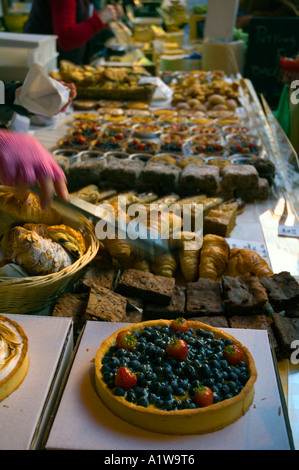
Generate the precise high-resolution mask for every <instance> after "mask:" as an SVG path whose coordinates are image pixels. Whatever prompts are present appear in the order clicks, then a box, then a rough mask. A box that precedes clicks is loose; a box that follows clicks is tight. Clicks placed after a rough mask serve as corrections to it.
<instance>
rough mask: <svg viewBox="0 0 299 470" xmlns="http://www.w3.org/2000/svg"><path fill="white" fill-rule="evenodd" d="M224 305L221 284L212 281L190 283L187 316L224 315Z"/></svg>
mask: <svg viewBox="0 0 299 470" xmlns="http://www.w3.org/2000/svg"><path fill="white" fill-rule="evenodd" d="M223 313H224V305H223V300H222V294H221V283H220V282H218V281H213V280H212V279H205V278H202V279H199V280H198V281H196V282H188V283H187V288H186V315H187V316H190V315H198V314H200V315H201V316H203V315H208V316H213V315H222V314H223Z"/></svg>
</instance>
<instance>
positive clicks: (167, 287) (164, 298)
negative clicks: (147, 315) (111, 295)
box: [116, 269, 175, 305]
mask: <svg viewBox="0 0 299 470" xmlns="http://www.w3.org/2000/svg"><path fill="white" fill-rule="evenodd" d="M174 286H175V279H174V278H167V277H164V276H158V275H156V274H153V273H150V272H146V271H139V270H138V269H126V270H125V271H124V272H123V273H122V275H121V276H120V279H119V282H118V285H117V287H116V292H119V293H120V294H122V295H125V296H128V297H137V298H140V299H143V300H146V301H147V302H153V303H161V304H163V305H169V303H170V301H171V297H172V295H173V292H174Z"/></svg>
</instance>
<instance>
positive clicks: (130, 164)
mask: <svg viewBox="0 0 299 470" xmlns="http://www.w3.org/2000/svg"><path fill="white" fill-rule="evenodd" d="M143 166H144V163H143V162H142V161H140V160H137V159H134V160H130V159H121V158H114V157H111V158H109V159H107V164H106V166H105V168H104V170H103V172H102V180H103V182H104V183H105V184H106V185H108V186H109V185H112V186H113V187H115V188H117V189H128V188H129V189H132V188H135V187H136V184H137V181H138V179H139V177H140V175H141V172H142V169H143Z"/></svg>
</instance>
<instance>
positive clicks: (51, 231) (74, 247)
mask: <svg viewBox="0 0 299 470" xmlns="http://www.w3.org/2000/svg"><path fill="white" fill-rule="evenodd" d="M47 235H48V237H49V238H51V240H53V241H54V242H57V243H59V244H60V245H62V246H63V248H65V250H66V251H68V252H69V253H70V254H71V255H72V256H74V257H75V258H81V256H83V255H84V253H85V251H86V245H85V240H84V238H83V236H82V234H81V233H80V232H78V230H75V229H73V228H72V227H68V226H67V225H64V224H61V225H51V226H50V227H48V228H47Z"/></svg>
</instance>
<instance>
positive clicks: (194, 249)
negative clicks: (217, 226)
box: [178, 231, 203, 282]
mask: <svg viewBox="0 0 299 470" xmlns="http://www.w3.org/2000/svg"><path fill="white" fill-rule="evenodd" d="M179 241H180V249H179V252H178V256H179V262H180V268H181V271H182V274H183V276H184V279H185V280H186V281H187V282H194V281H196V280H197V279H198V267H199V255H200V249H201V247H202V242H203V239H202V236H201V235H198V234H197V233H195V232H184V231H183V232H181V239H180V240H179Z"/></svg>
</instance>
